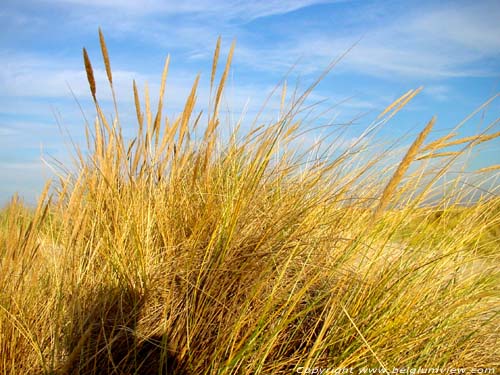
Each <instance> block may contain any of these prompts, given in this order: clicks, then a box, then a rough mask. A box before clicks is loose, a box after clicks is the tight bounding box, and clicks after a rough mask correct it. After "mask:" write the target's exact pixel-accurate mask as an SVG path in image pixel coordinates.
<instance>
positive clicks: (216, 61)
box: [210, 36, 221, 93]
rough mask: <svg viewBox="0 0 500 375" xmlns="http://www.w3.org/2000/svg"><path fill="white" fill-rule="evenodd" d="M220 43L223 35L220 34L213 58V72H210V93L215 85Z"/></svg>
mask: <svg viewBox="0 0 500 375" xmlns="http://www.w3.org/2000/svg"><path fill="white" fill-rule="evenodd" d="M220 44H221V37H220V36H219V37H218V38H217V44H216V45H215V51H214V57H213V59H212V73H211V74H210V93H212V89H213V87H214V81H215V73H216V71H217V63H218V61H219V52H220Z"/></svg>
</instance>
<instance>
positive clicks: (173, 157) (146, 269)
mask: <svg viewBox="0 0 500 375" xmlns="http://www.w3.org/2000/svg"><path fill="white" fill-rule="evenodd" d="M99 36H100V42H101V47H102V48H101V49H102V52H103V56H104V60H105V67H106V73H107V77H108V80H109V84H110V86H111V89H112V90H113V97H114V89H113V82H112V74H111V65H110V62H109V57H108V51H107V48H106V46H105V42H104V37H103V35H102V33H101V32H100V33H99ZM219 51H220V40H219V41H218V43H217V47H216V52H215V55H214V63H213V68H212V73H211V80H210V87H211V92H212V98H211V101H210V102H211V112H210V115H209V116H207V124H206V127H205V128H204V129H203V137H201V138H197V137H196V135H195V130H196V129H197V128H198V127H200V126H201V125H200V123H201V119H202V116H201V115H199V114H198V113H196V112H195V104H196V92H197V86H198V79H196V80H195V83H194V85H193V88H192V90H191V93H190V94H189V96H188V98H187V100H186V105H185V107H184V110H183V111H182V113H181V114H180V115H179V116H178V117H177V118H175V119H169V118H163V114H162V107H163V93H164V90H165V81H166V77H167V71H168V61H169V60H168V59H167V62H166V64H165V69H164V73H163V77H162V83H161V90H160V95H159V101H158V106H157V110H156V111H153V110H152V109H151V108H152V106H151V104H150V102H149V95H148V94H147V93H146V100H145V109H144V108H143V107H142V106H141V104H140V95H139V92H138V90H137V86H136V84H135V82H134V86H133V87H134V99H135V105H136V113H137V120H138V128H137V133H136V134H135V136H134V137H133V139H131V140H126V139H124V137H123V135H122V127H121V123H120V121H119V117H118V111H116V114H115V116H114V119H107V118H106V117H105V116H104V114H103V111H102V110H101V107H100V104H99V101H98V99H97V90H96V84H95V80H94V78H93V77H94V75H93V70H92V66H91V63H90V59H89V56H88V54H87V53H86V51H85V50H84V62H85V69H86V72H87V75H88V80H89V85H90V89H91V94H92V98H93V99H94V103H95V109H96V119H95V122H94V124H93V125H92V126H90V125H87V134H88V144H89V150H88V152H87V153H83V152H80V151H77V165H76V168H75V172H73V173H69V172H68V173H67V174H65V175H62V176H61V177H60V180H59V181H58V183H56V186H55V190H54V191H53V192H52V193H49V186H48V185H47V188H46V189H45V192H44V194H43V195H42V197H41V198H40V200H39V203H38V207H37V209H36V210H35V211H34V212H29V211H27V210H26V209H25V208H24V207H23V206H22V205H21V204H20V203H19V202H18V200H15V199H14V200H13V201H12V203H11V204H10V205H9V206H8V207H7V208H6V209H5V210H4V211H3V212H2V215H1V217H0V219H1V226H0V373H26V374H30V373H33V374H39V373H44V374H54V373H56V374H288V373H292V372H293V371H297V370H298V369H299V368H300V367H310V368H313V367H324V368H327V367H330V368H333V367H335V368H340V367H344V368H353V369H356V370H359V369H360V368H362V367H365V366H376V367H378V368H385V369H387V370H389V371H390V369H392V368H394V367H434V368H435V367H446V366H448V367H472V366H474V367H480V366H494V364H495V363H497V360H498V357H497V352H496V351H495V347H496V344H497V339H498V328H497V327H498V317H497V306H498V305H497V303H498V290H497V289H496V288H497V276H498V274H497V265H498V256H497V255H498V254H497V252H496V251H495V249H497V248H498V246H497V245H498V243H497V242H495V241H497V238H498V236H496V235H491V233H497V231H498V218H499V216H498V212H499V211H498V200H497V199H489V200H488V199H478V200H477V202H475V203H474V205H472V206H471V207H467V208H460V207H459V205H458V204H457V203H456V202H461V201H463V199H462V198H464V197H467V196H468V194H469V192H468V191H465V190H463V188H458V187H457V186H462V185H458V184H457V181H458V179H460V178H462V177H463V176H458V177H457V178H456V179H455V180H453V181H452V182H451V183H450V182H448V183H447V186H450V187H451V189H448V191H447V193H446V194H440V195H436V191H438V190H439V191H442V190H443V189H442V188H443V184H444V183H443V182H441V179H440V178H441V177H442V176H443V175H444V174H445V173H446V171H447V170H448V169H449V167H450V166H451V165H453V161H454V160H455V159H456V157H457V154H453V155H452V156H448V157H447V158H445V161H443V162H440V163H438V164H432V163H430V162H429V159H432V158H428V157H426V158H423V160H422V161H418V159H419V157H421V156H422V155H427V154H429V153H431V154H432V153H438V152H439V151H440V149H441V148H442V147H444V146H443V145H446V144H447V142H453V140H452V139H453V137H454V134H451V133H450V134H451V135H450V136H448V137H447V138H443V139H442V140H441V141H440V142H434V143H428V144H427V145H426V144H425V141H426V138H427V136H428V135H429V133H430V131H431V128H432V125H433V124H434V122H435V119H434V118H433V119H432V120H431V121H430V122H429V124H428V125H427V126H426V127H425V129H424V130H423V131H422V132H421V133H420V135H419V136H418V138H417V139H416V141H415V142H414V143H413V145H412V146H411V147H410V148H409V150H408V151H407V152H406V156H405V157H404V158H402V161H401V162H396V164H395V165H394V166H392V165H387V163H385V162H384V161H385V160H387V159H386V158H387V156H388V154H387V150H380V151H377V147H376V146H377V144H372V143H370V142H371V140H370V138H369V134H371V132H372V131H373V130H375V129H377V128H379V127H380V126H382V125H383V124H385V122H386V121H387V120H388V119H390V118H391V117H392V116H393V115H394V114H395V113H396V112H397V111H399V110H400V109H401V108H403V107H404V105H406V104H407V103H408V101H409V100H410V99H411V98H412V97H413V96H414V95H415V94H416V93H417V91H418V90H412V91H410V92H409V93H407V94H405V95H404V96H403V97H401V98H400V99H398V100H397V101H396V102H395V103H393V104H391V106H389V107H388V108H387V109H386V110H385V111H384V112H383V113H382V114H381V115H380V116H379V118H377V120H376V122H375V123H374V124H372V125H371V126H370V128H369V129H368V130H367V132H366V133H365V134H366V135H365V136H362V137H360V139H359V140H358V141H357V142H354V143H353V144H352V145H351V146H349V147H348V148H347V149H344V150H341V152H340V153H339V152H337V150H336V149H335V147H336V144H335V143H333V144H329V145H325V144H322V143H320V144H317V145H315V146H313V147H312V148H310V149H308V150H305V149H304V147H301V146H297V139H298V137H299V135H300V133H301V132H302V130H303V124H302V123H301V121H300V117H299V116H300V113H301V112H300V111H301V109H302V106H303V104H304V101H305V100H306V98H307V94H308V93H309V92H310V90H306V92H305V93H304V95H298V94H297V93H294V95H293V98H294V99H293V100H291V101H289V102H287V101H286V97H287V96H286V88H284V89H283V95H282V108H281V112H280V113H281V115H280V118H279V119H278V120H277V121H275V122H272V123H270V124H267V125H266V126H257V127H254V128H253V129H252V130H250V131H248V132H243V131H242V130H241V126H240V125H241V124H236V127H235V130H233V132H232V133H231V134H230V136H229V137H228V138H227V139H225V138H222V137H221V136H220V127H221V120H220V116H219V108H220V105H221V100H222V97H223V89H224V84H225V81H226V78H227V75H228V72H229V67H230V62H231V57H232V52H233V48H231V51H230V53H229V57H228V59H227V62H226V64H225V67H224V70H223V72H222V74H221V78H220V82H219V84H218V85H216V84H215V81H216V76H217V68H218V60H219ZM116 108H117V106H116V101H115V109H116ZM494 125H495V124H494ZM455 130H456V129H455ZM487 136H489V135H486V134H481V135H478V136H477V137H473V138H472V139H470V140H466V141H464V142H460V143H459V144H460V145H461V146H462V147H463V149H462V150H461V151H457V153H460V152H462V153H463V152H465V151H467V150H469V149H470V148H472V147H474V146H475V145H477V144H478V143H479V142H478V140H484V139H485V137H487ZM481 137H482V138H481ZM490 138H491V137H490ZM429 145H431V147H430V148H429ZM454 145H455V144H454ZM391 176H392V177H391ZM430 197H433V202H434V206H433V207H428V206H425V204H424V203H425V202H426V201H427V200H428V199H429V198H430ZM461 210H464V211H461ZM459 211H460V212H459ZM465 212H466V214H465ZM436 220H438V221H439V223H440V224H439V225H438V224H436ZM451 221H453V223H454V224H453V225H452V224H450V223H451ZM443 223H444V224H443ZM492 223H493V224H492ZM492 228H496V229H492ZM492 231H493V232H492ZM495 231H496V232H495ZM485 236H487V237H485ZM485 238H486V240H485ZM495 243H496V244H497V245H496V247H495V245H494V244H495ZM486 247H487V248H488V251H483V250H484V248H486ZM492 249H493V250H492Z"/></svg>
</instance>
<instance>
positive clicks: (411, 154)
mask: <svg viewBox="0 0 500 375" xmlns="http://www.w3.org/2000/svg"><path fill="white" fill-rule="evenodd" d="M435 122H436V117H433V118H432V119H431V120H430V121H429V123H428V124H427V125H426V127H425V128H424V130H422V132H421V133H420V134H419V135H418V137H417V139H415V141H414V142H413V143H412V145H411V146H410V148H409V149H408V151H407V152H406V155H405V156H404V158H403V160H401V163H399V165H398V167H397V169H396V171H395V172H394V174H393V175H392V178H391V179H390V181H389V183H388V184H387V185H386V187H385V189H384V191H383V192H382V196H381V198H380V202H379V204H378V207H377V208H376V210H375V214H374V217H378V216H379V215H380V214H381V213H382V211H383V210H384V209H385V208H386V207H387V205H388V204H389V201H390V199H391V196H392V194H393V193H394V191H395V190H396V188H397V186H398V185H399V183H400V182H401V179H402V178H403V176H404V174H405V173H406V171H407V170H408V168H409V167H410V164H411V163H412V162H413V160H415V156H416V155H417V153H418V150H419V148H420V146H421V145H422V143H423V142H424V141H425V139H426V138H427V136H428V135H429V133H430V132H431V130H432V127H433V126H434V123H435Z"/></svg>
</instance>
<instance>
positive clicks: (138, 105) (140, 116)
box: [132, 79, 143, 133]
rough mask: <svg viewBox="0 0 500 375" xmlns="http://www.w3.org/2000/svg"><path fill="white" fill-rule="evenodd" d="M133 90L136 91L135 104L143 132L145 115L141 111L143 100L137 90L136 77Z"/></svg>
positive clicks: (140, 130) (140, 129)
mask: <svg viewBox="0 0 500 375" xmlns="http://www.w3.org/2000/svg"><path fill="white" fill-rule="evenodd" d="M132 86H133V91H134V105H135V114H136V116H137V123H138V124H139V133H142V127H143V116H142V112H141V102H140V100H139V93H138V91H137V85H136V83H135V79H134V80H133V85H132Z"/></svg>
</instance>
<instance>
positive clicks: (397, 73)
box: [0, 0, 500, 203]
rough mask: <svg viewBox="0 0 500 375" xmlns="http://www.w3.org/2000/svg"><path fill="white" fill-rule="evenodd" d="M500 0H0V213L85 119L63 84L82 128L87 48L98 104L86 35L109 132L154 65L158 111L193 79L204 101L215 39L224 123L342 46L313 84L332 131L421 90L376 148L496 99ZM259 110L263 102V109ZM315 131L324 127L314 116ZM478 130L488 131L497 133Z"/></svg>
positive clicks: (34, 181) (491, 115)
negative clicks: (161, 93) (224, 59)
mask: <svg viewBox="0 0 500 375" xmlns="http://www.w3.org/2000/svg"><path fill="white" fill-rule="evenodd" d="M499 19H500V2H499V1H496V0H493V1H439V2H438V1H425V0H424V1H391V0H388V1H374V0H373V1H371V0H365V1H362V0H358V1H356V0H352V1H348V0H345V1H335V0H333V1H328V0H290V1H275V0H268V1H260V0H254V1H209V0H203V1H182V2H181V1H179V2H173V1H169V0H163V1H162V0H145V1H131V0H124V1H119V0H51V1H49V0H47V1H43V0H24V1H14V0H12V1H11V0H7V1H6V0H4V1H3V2H2V7H1V9H0V25H1V26H0V28H1V29H0V30H1V32H0V64H1V65H0V66H1V69H0V176H1V177H0V203H2V202H5V201H6V200H7V199H8V198H9V197H10V196H11V195H12V194H13V193H14V192H15V191H19V192H20V193H21V195H23V196H24V197H25V198H26V199H27V200H28V201H32V200H33V199H34V197H36V195H37V193H38V192H39V191H40V189H41V186H42V185H43V182H44V179H45V178H47V177H49V176H50V175H51V172H50V170H49V168H47V167H46V166H45V164H44V163H42V161H41V156H42V155H43V156H45V157H47V156H48V155H50V156H53V157H56V158H58V159H60V160H62V161H67V160H68V145H67V143H68V141H67V140H68V138H67V136H63V135H61V132H60V130H59V126H58V122H59V123H60V124H61V125H62V126H63V128H64V129H65V130H64V131H67V132H69V133H70V134H71V136H72V137H73V138H74V140H75V141H76V142H77V143H79V142H82V140H83V135H84V120H83V117H82V114H81V113H80V110H79V108H78V105H77V104H76V102H75V100H74V98H73V97H72V95H71V93H70V90H69V88H68V87H71V89H72V90H73V92H74V93H75V95H76V97H77V99H78V100H79V101H80V102H81V104H82V105H83V107H84V109H85V111H86V112H87V111H88V114H89V117H90V118H92V115H91V114H92V111H91V105H90V104H91V103H90V101H89V99H90V95H89V90H88V86H87V82H86V77H85V73H84V69H83V62H82V54H81V49H82V47H84V46H85V47H86V48H87V50H88V51H89V55H90V57H91V59H92V62H93V65H94V68H95V70H96V76H97V86H98V88H97V91H98V97H100V98H101V99H102V100H103V101H104V102H105V103H106V102H108V103H109V99H110V95H109V90H108V89H107V86H106V83H105V73H104V69H103V65H102V61H101V55H100V50H99V43H98V34H97V29H98V27H99V26H100V27H101V28H102V30H103V32H104V34H105V37H106V40H107V44H108V49H109V52H110V57H111V65H112V68H113V71H114V74H113V76H114V80H115V85H116V89H117V92H118V99H119V108H120V111H121V112H122V113H123V116H122V122H124V126H125V127H126V128H127V129H129V131H130V132H131V131H132V129H133V126H134V120H133V117H134V116H133V114H134V109H133V104H132V103H133V97H132V90H131V84H132V80H133V79H135V80H136V81H137V82H138V84H139V86H140V87H143V85H144V84H145V82H148V84H149V85H150V89H151V92H152V94H153V97H154V93H155V92H157V91H158V82H159V79H160V76H161V70H162V68H163V63H164V60H165V57H166V55H167V54H170V55H171V65H170V67H171V68H170V71H169V78H168V82H167V98H166V99H167V102H166V107H167V111H168V112H169V113H172V114H175V113H176V112H179V111H180V110H181V107H182V105H183V101H184V98H185V97H186V95H187V93H188V92H189V90H190V86H191V84H192V81H193V79H194V78H195V76H196V74H197V73H201V74H202V77H201V79H202V80H201V91H200V97H199V101H200V103H206V96H207V91H208V80H209V73H208V72H209V70H210V67H211V58H212V55H213V49H214V46H215V42H216V40H217V37H218V36H219V35H221V36H222V38H223V50H224V51H225V52H227V50H228V48H229V45H230V43H231V41H232V40H233V39H236V43H237V45H236V50H235V57H234V63H233V70H232V73H231V76H230V80H229V85H228V89H227V92H226V99H225V106H226V107H227V108H230V109H231V114H232V116H233V118H237V116H238V115H239V114H240V113H241V111H242V109H243V108H245V109H246V113H247V116H249V117H251V115H252V114H255V113H256V112H257V111H258V109H259V108H260V105H261V104H262V102H263V101H264V99H265V98H266V96H267V93H268V92H270V91H271V90H272V89H273V88H274V86H275V85H276V84H277V83H278V82H279V80H280V79H281V78H283V76H284V74H285V73H286V72H287V71H288V69H289V68H290V67H291V66H292V65H293V64H296V67H295V69H294V71H293V73H292V74H291V75H290V78H289V79H290V80H291V81H292V82H291V84H294V82H295V80H297V79H299V82H300V84H301V87H303V88H306V87H307V83H310V82H312V81H313V80H314V79H315V78H316V77H317V76H318V75H319V74H321V72H322V71H323V70H324V69H325V67H326V66H327V65H328V64H329V63H330V62H331V61H332V60H333V59H335V58H336V57H338V56H339V55H341V54H342V53H344V52H345V51H346V50H347V49H348V48H349V47H352V46H353V45H354V44H355V46H354V47H353V49H352V50H351V51H350V52H349V53H348V54H347V56H346V57H345V58H344V59H343V60H342V61H341V62H340V63H339V64H338V65H337V66H336V67H335V68H334V70H333V71H332V72H331V73H330V75H329V76H328V77H327V78H326V79H324V80H323V81H322V82H321V84H320V85H319V86H318V88H317V90H316V91H315V92H314V94H313V96H312V100H323V99H325V100H326V102H325V103H324V104H323V105H328V106H333V105H334V104H335V103H338V102H340V101H343V100H345V99H348V98H349V100H347V101H346V102H343V104H342V105H340V106H339V107H336V108H335V110H334V111H332V112H331V113H330V114H331V117H332V119H333V118H334V119H335V121H338V122H342V121H347V120H349V119H352V118H354V117H357V116H359V115H361V114H363V117H362V118H361V119H360V120H358V121H357V122H356V126H354V127H353V129H352V131H351V133H350V134H347V137H355V136H356V133H358V134H359V133H361V131H362V130H363V128H364V127H366V126H368V125H369V123H370V119H372V118H373V117H374V116H376V114H377V113H378V112H380V111H381V110H383V109H384V107H385V106H387V105H388V104H389V103H390V102H391V101H392V100H394V99H396V98H397V97H399V96H400V95H402V94H403V93H405V92H406V91H408V90H409V89H412V88H416V87H419V86H424V91H423V92H422V93H421V94H420V95H419V96H418V97H417V98H416V99H415V100H414V101H413V102H412V103H411V105H410V106H408V108H407V109H406V110H405V111H404V112H403V113H401V114H399V115H398V116H397V117H396V118H394V119H393V120H392V122H391V124H390V126H388V127H387V128H386V130H384V131H383V132H382V133H381V134H380V136H381V137H399V136H403V135H404V134H406V133H407V132H408V131H410V133H411V134H416V133H417V132H418V130H419V129H421V128H422V127H423V126H424V125H425V123H426V122H427V121H428V120H429V119H430V117H431V116H432V115H437V117H438V122H437V132H436V133H435V135H434V136H435V137H438V136H439V135H442V134H443V132H444V131H446V129H450V128H452V127H453V126H455V125H456V124H457V123H458V122H460V121H461V120H462V119H463V118H464V117H465V116H466V115H467V114H469V113H470V112H472V111H473V110H474V109H476V108H477V107H478V106H479V105H481V103H483V102H485V101H486V100H487V99H488V98H490V97H491V96H492V95H494V94H497V93H499V92H500V80H499V78H500V22H498V20H499ZM499 102H500V100H497V101H495V102H494V103H493V104H492V105H491V106H490V107H489V109H488V111H487V112H486V113H485V114H482V115H481V116H476V117H475V118H473V119H472V120H471V121H469V122H468V123H467V125H466V126H465V127H464V128H463V129H462V130H461V133H460V135H464V136H466V135H470V134H473V133H474V132H477V131H481V130H482V129H484V128H485V126H486V125H487V124H488V122H491V121H494V120H495V119H498V117H499V116H498V115H499V113H500V111H499V109H500V103H499ZM270 106H271V109H272V107H273V103H272V102H271V103H270ZM323 120H324V121H325V122H326V121H329V120H328V119H323ZM491 131H498V125H497V126H496V129H492V130H491ZM499 163H500V142H499V141H498V140H495V141H492V142H489V143H488V144H485V145H484V147H482V149H481V152H480V153H479V154H477V155H476V158H475V160H474V161H473V162H472V164H471V168H472V167H474V168H479V167H482V166H486V165H491V164H499Z"/></svg>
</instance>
